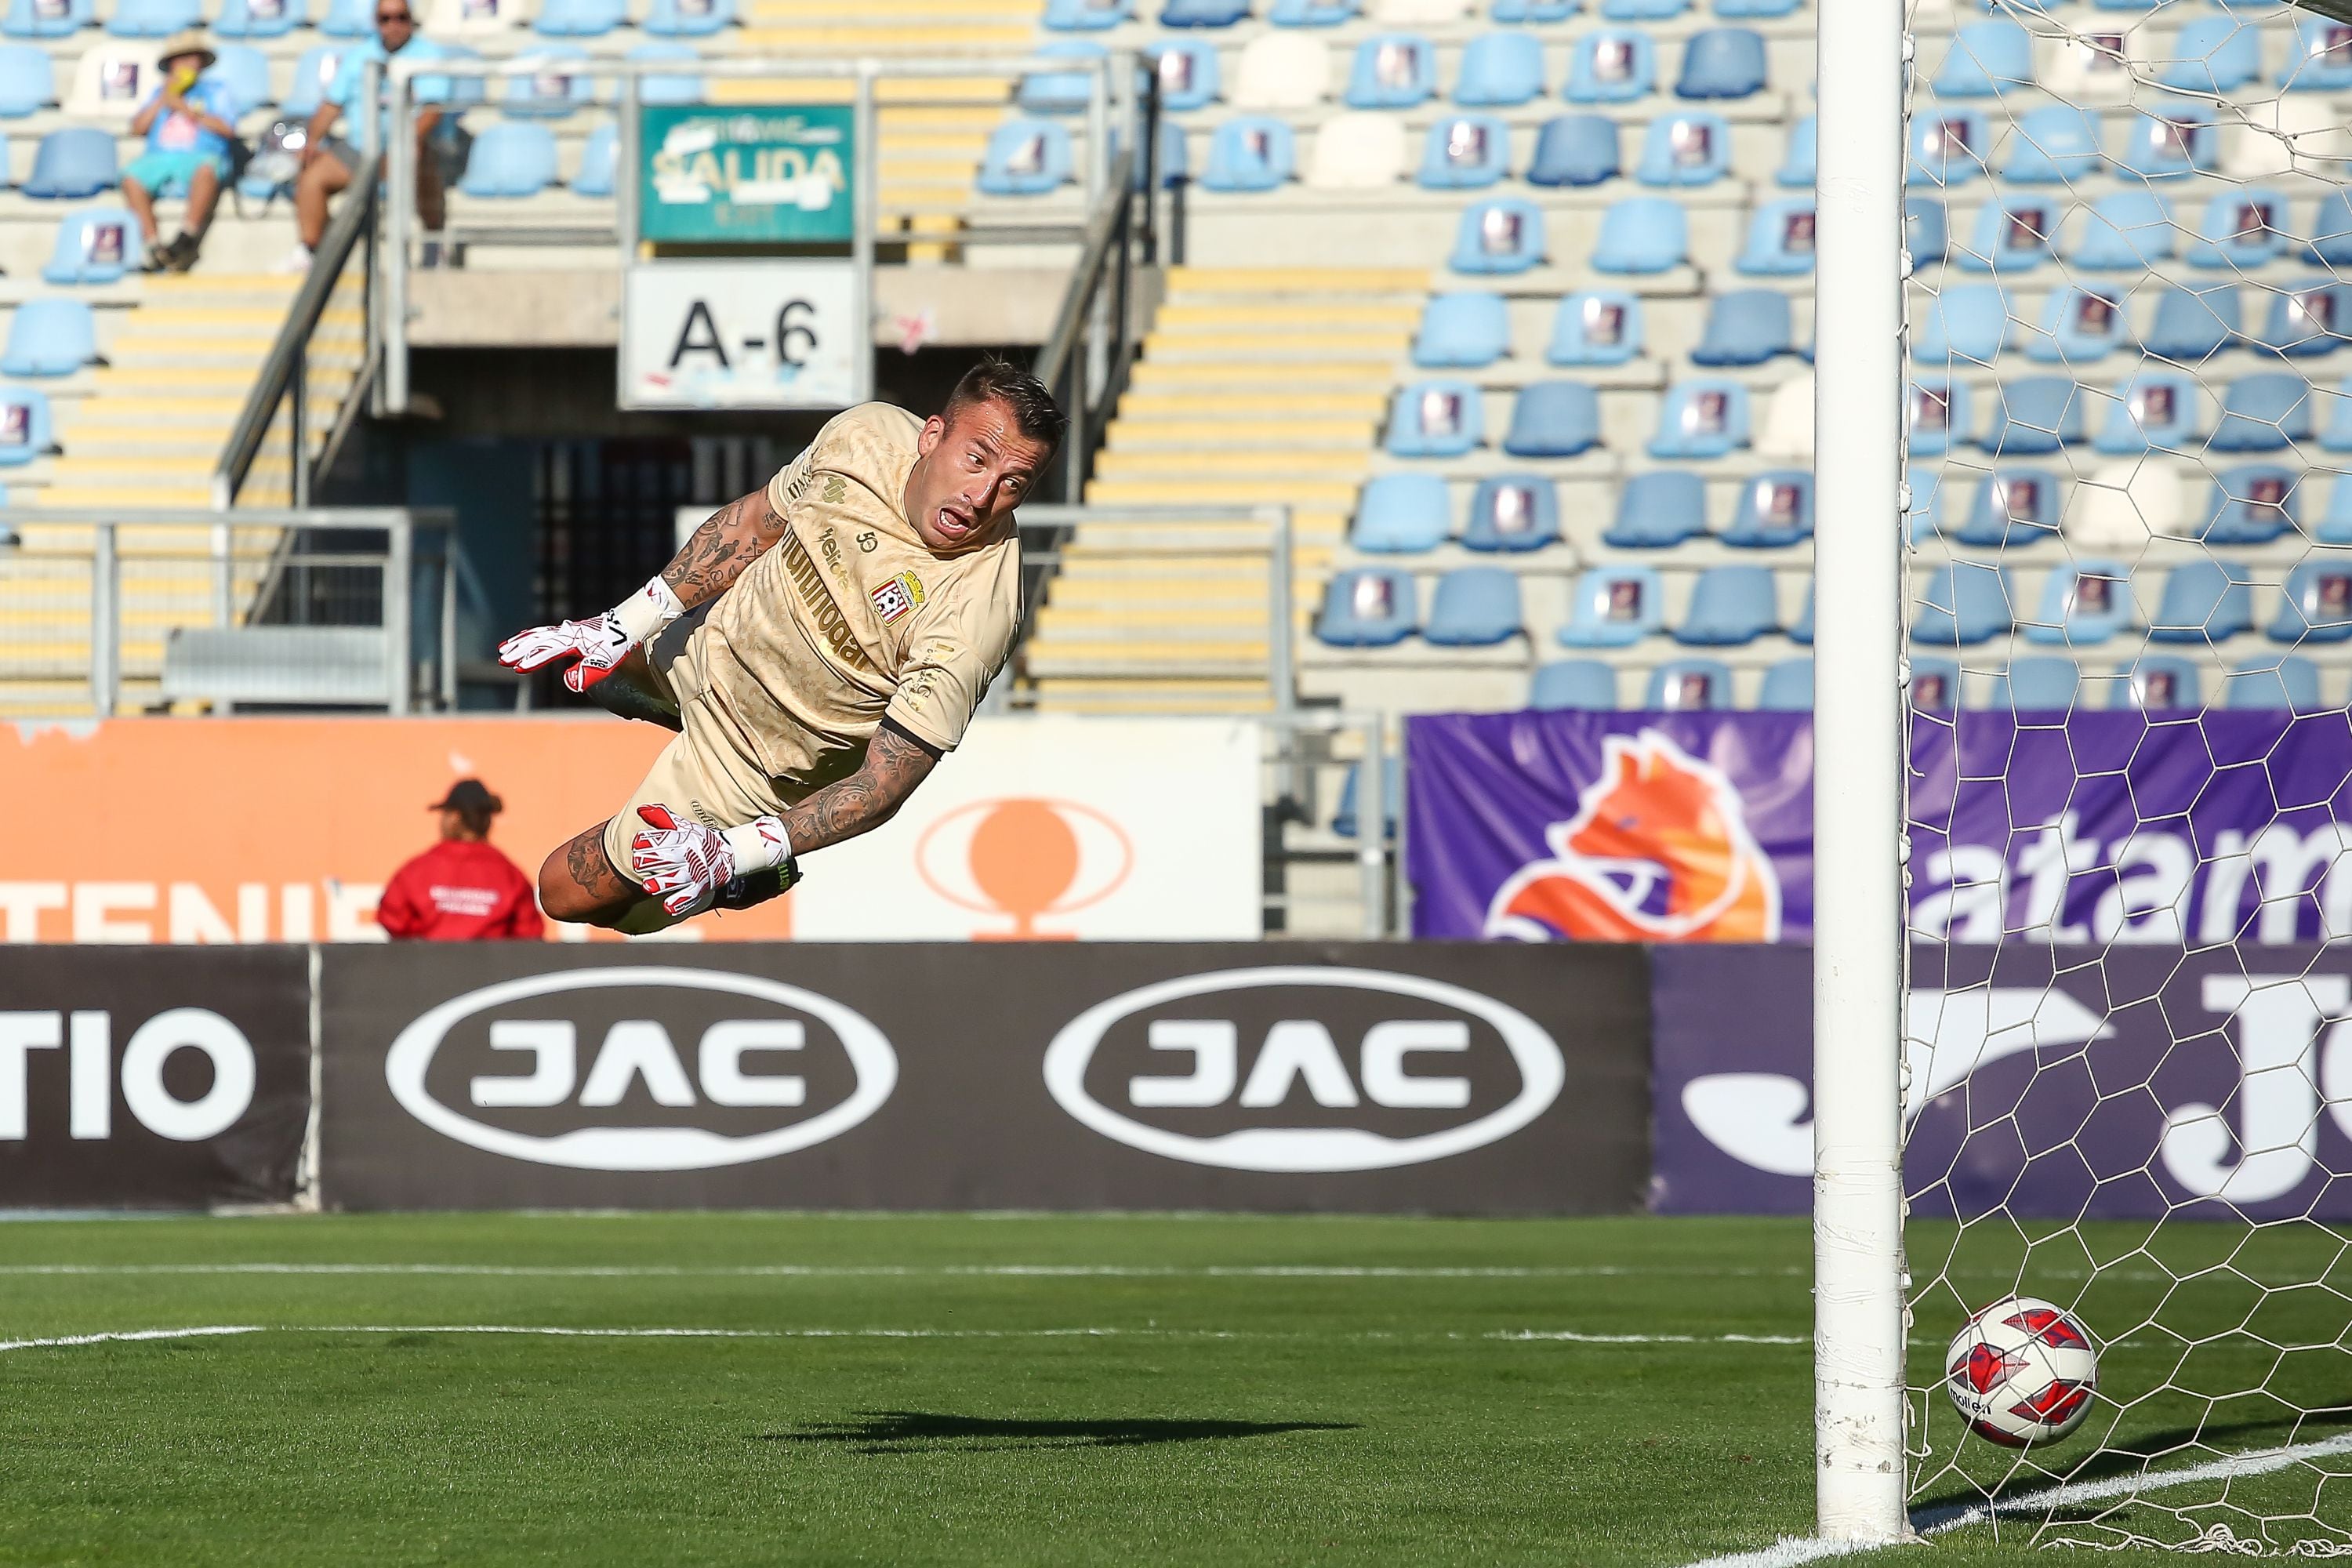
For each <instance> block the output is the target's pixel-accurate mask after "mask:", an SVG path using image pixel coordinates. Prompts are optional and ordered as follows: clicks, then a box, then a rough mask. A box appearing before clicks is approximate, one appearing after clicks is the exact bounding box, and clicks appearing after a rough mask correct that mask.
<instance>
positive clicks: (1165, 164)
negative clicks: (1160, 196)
mask: <svg viewBox="0 0 2352 1568" xmlns="http://www.w3.org/2000/svg"><path fill="white" fill-rule="evenodd" d="M1124 144H1125V143H1124V141H1123V139H1122V138H1121V136H1120V134H1119V127H1118V126H1116V125H1114V126H1112V127H1111V128H1110V135H1109V138H1108V146H1109V148H1110V155H1111V156H1112V157H1114V158H1116V157H1118V150H1119V148H1120V147H1121V146H1123V145H1124ZM1190 152H1191V142H1190V140H1189V139H1188V138H1187V137H1186V136H1185V134H1184V127H1183V126H1182V125H1181V123H1179V122H1178V121H1175V120H1173V119H1168V120H1162V121H1160V147H1159V153H1158V155H1157V156H1156V157H1155V158H1154V159H1153V160H1152V163H1151V167H1150V168H1149V169H1147V168H1145V167H1144V166H1143V164H1142V163H1137V164H1135V165H1134V166H1133V168H1132V169H1131V170H1130V172H1129V179H1130V184H1129V189H1131V190H1138V191H1139V190H1141V189H1143V184H1144V182H1145V181H1146V180H1150V179H1155V178H1156V179H1157V180H1159V182H1160V189H1161V190H1163V191H1164V190H1167V189H1169V188H1170V187H1171V186H1174V185H1179V184H1184V183H1186V182H1187V181H1188V180H1189V179H1190V178H1191V177H1192V167H1191V164H1190V163H1188V162H1187V159H1188V157H1189V154H1190Z"/></svg>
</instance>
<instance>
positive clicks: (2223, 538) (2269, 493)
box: [2197, 463, 2303, 545]
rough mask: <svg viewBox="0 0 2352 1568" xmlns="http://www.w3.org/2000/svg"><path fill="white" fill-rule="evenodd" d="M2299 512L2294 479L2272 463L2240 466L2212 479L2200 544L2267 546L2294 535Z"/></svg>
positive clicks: (2293, 475) (2284, 469) (2291, 474)
mask: <svg viewBox="0 0 2352 1568" xmlns="http://www.w3.org/2000/svg"><path fill="white" fill-rule="evenodd" d="M2301 510H2303V503H2302V500H2301V497H2300V495H2299V493H2298V487H2297V484H2296V475H2295V473H2294V470H2293V469H2291V468H2281V467H2279V466H2278V465H2277V464H2276V463H2242V464H2240V465H2239V466H2237V467H2236V468H2227V469H2224V470H2223V471H2222V472H2221V473H2219V474H2217V475H2215V476H2214V479H2213V485H2212V489H2211V492H2210V495H2209V496H2208V497H2207V499H2206V503H2205V519H2204V522H2203V524H2202V526H2200V528H2199V530H2198V531H2197V538H2198V540H2199V542H2200V543H2204V544H2208V545H2213V544H2268V543H2270V542H2272V541H2273V540H2274V539H2277V538H2278V537H2279V536H2280V535H2282V534H2284V533H2288V532H2291V531H2294V528H2295V526H2296V519H2297V515H2298V514H2299V513H2300V512H2301Z"/></svg>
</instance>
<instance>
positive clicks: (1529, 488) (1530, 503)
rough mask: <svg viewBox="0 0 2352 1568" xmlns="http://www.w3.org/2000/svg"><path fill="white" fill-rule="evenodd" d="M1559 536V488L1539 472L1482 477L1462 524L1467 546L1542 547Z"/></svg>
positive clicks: (1476, 548) (1513, 549)
mask: <svg viewBox="0 0 2352 1568" xmlns="http://www.w3.org/2000/svg"><path fill="white" fill-rule="evenodd" d="M1558 539H1559V491H1558V490H1557V489H1554V488H1553V486H1552V482H1551V481H1550V480H1549V479H1545V478H1544V477H1543V476H1542V475H1540V474H1497V475H1496V476H1495V477H1494V478H1492V479H1480V480H1479V481H1478V488H1477V489H1476V490H1475V491H1473V492H1472V494H1471V497H1470V517H1469V521H1466V522H1465V523H1464V524H1463V527H1462V544H1463V547H1464V548H1465V549H1468V550H1493V551H1523V550H1541V549H1542V548H1543V547H1544V546H1545V545H1547V544H1550V543H1552V542H1555V541H1557V540H1558Z"/></svg>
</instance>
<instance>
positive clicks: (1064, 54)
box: [1013, 38, 1104, 114]
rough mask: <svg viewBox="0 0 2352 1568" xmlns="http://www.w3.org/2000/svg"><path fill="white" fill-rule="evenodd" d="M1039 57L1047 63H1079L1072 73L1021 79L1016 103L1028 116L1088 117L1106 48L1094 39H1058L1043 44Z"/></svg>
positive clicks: (1033, 74)
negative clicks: (1075, 115)
mask: <svg viewBox="0 0 2352 1568" xmlns="http://www.w3.org/2000/svg"><path fill="white" fill-rule="evenodd" d="M1036 53H1037V54H1038V56H1039V57H1040V58H1045V59H1066V60H1076V61H1077V62H1079V63H1078V65H1077V66H1076V67H1074V68H1071V69H1069V70H1044V71H1032V72H1030V73H1029V74H1028V75H1027V76H1024V77H1023V78H1022V79H1021V89H1020V90H1019V91H1018V92H1016V93H1015V94H1014V95H1013V101H1014V102H1015V103H1017V104H1019V105H1020V106H1021V108H1022V110H1023V111H1024V113H1028V114H1083V113H1085V112H1086V110H1087V102H1088V101H1089V100H1090V99H1091V98H1092V96H1093V92H1094V87H1095V82H1096V80H1097V77H1096V73H1095V68H1096V66H1097V64H1098V63H1099V62H1100V61H1101V60H1102V58H1103V56H1104V50H1103V47H1102V46H1101V45H1100V44H1097V43H1096V42H1095V41H1094V40H1093V39H1091V38H1055V39H1054V40H1053V41H1052V42H1050V43H1045V44H1040V45H1039V46H1038V47H1037V49H1036Z"/></svg>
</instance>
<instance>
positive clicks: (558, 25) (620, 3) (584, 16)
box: [530, 0, 629, 38]
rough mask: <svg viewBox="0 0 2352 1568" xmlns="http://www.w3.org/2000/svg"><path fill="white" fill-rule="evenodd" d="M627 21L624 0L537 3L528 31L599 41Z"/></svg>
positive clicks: (573, 0)
mask: <svg viewBox="0 0 2352 1568" xmlns="http://www.w3.org/2000/svg"><path fill="white" fill-rule="evenodd" d="M628 19H629V8H628V5H627V4H626V3H625V0H539V15H538V16H534V17H532V18H531V22H530V25H531V29H532V31H534V32H536V33H538V34H539V35H540V36H541V37H548V38H601V37H604V35H605V34H607V33H609V32H611V31H612V30H613V29H614V28H615V27H618V26H621V25H622V24H623V23H624V22H626V21H627V20H628Z"/></svg>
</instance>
